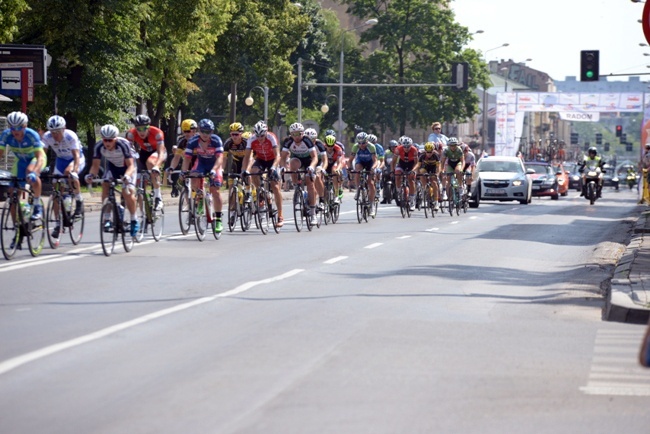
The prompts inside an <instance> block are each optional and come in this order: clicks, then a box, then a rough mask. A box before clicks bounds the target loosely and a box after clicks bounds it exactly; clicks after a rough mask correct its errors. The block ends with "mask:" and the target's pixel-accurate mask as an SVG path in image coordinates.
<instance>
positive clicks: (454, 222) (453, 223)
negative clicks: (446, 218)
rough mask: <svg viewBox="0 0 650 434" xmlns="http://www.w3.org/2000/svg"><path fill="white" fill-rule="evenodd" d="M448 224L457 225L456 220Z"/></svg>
mask: <svg viewBox="0 0 650 434" xmlns="http://www.w3.org/2000/svg"><path fill="white" fill-rule="evenodd" d="M450 224H452V225H457V224H458V220H454V221H453V222H450Z"/></svg>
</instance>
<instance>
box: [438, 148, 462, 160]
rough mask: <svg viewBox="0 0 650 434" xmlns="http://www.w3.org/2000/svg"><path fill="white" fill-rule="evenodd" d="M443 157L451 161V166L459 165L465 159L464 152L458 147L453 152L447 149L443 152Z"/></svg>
mask: <svg viewBox="0 0 650 434" xmlns="http://www.w3.org/2000/svg"><path fill="white" fill-rule="evenodd" d="M442 155H443V156H444V157H445V158H446V159H447V160H448V161H449V164H451V163H452V162H456V163H458V162H459V161H460V160H462V159H463V151H462V150H461V149H460V147H458V146H457V147H456V149H455V150H452V149H451V148H450V147H446V148H445V150H444V151H442Z"/></svg>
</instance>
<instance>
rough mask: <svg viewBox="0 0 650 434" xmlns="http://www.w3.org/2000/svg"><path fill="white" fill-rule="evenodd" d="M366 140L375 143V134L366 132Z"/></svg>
mask: <svg viewBox="0 0 650 434" xmlns="http://www.w3.org/2000/svg"><path fill="white" fill-rule="evenodd" d="M368 141H369V142H370V143H377V136H375V135H374V134H368Z"/></svg>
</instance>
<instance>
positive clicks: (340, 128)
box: [336, 18, 378, 142]
mask: <svg viewBox="0 0 650 434" xmlns="http://www.w3.org/2000/svg"><path fill="white" fill-rule="evenodd" d="M377 23H378V20H377V19H376V18H371V19H369V20H368V21H366V22H365V23H363V24H361V25H360V26H356V27H353V28H351V29H347V30H344V31H343V32H342V33H341V58H340V60H339V118H338V121H337V122H338V125H337V126H336V127H337V128H336V130H337V133H338V139H339V140H341V142H343V61H344V60H345V44H344V35H345V33H347V32H352V31H354V30H357V29H360V28H362V27H365V26H373V25H375V24H377Z"/></svg>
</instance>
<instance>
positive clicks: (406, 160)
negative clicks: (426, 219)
mask: <svg viewBox="0 0 650 434" xmlns="http://www.w3.org/2000/svg"><path fill="white" fill-rule="evenodd" d="M397 143H398V145H397V148H395V156H394V157H393V163H392V166H391V170H392V171H393V172H395V186H396V187H397V190H398V191H399V190H400V189H401V188H402V173H406V174H407V175H408V187H409V197H408V201H409V207H410V208H411V211H413V210H414V209H415V173H414V172H413V168H414V167H415V163H416V162H417V159H418V148H417V147H416V146H413V139H411V138H410V137H408V136H402V137H400V138H399V140H398V141H397ZM404 199H405V200H406V198H404Z"/></svg>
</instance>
